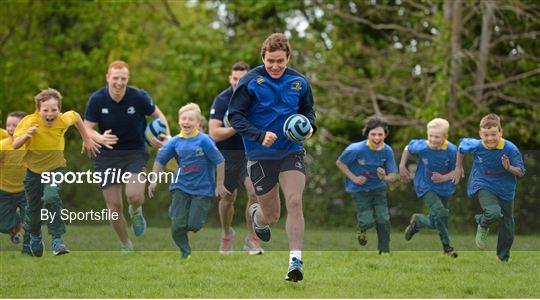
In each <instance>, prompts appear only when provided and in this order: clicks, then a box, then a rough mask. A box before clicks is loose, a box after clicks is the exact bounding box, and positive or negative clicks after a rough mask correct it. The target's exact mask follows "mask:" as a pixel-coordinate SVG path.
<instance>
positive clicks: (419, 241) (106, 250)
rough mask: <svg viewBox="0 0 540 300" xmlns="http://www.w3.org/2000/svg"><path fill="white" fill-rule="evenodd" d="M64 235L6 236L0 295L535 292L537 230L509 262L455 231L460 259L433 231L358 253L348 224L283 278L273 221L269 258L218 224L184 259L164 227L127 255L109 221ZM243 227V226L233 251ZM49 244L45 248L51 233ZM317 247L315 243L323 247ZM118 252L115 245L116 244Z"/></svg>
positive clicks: (539, 256)
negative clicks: (60, 248)
mask: <svg viewBox="0 0 540 300" xmlns="http://www.w3.org/2000/svg"><path fill="white" fill-rule="evenodd" d="M68 232H69V233H68V234H67V235H66V236H65V240H66V244H67V245H68V246H69V247H70V248H71V249H72V250H73V252H72V253H70V254H68V255H64V256H60V257H54V256H52V254H51V253H50V251H47V253H45V255H44V256H43V257H41V258H31V257H23V256H22V255H21V254H20V253H19V252H18V251H17V250H18V247H17V246H15V245H11V244H10V243H9V242H8V237H7V236H5V235H3V236H0V238H1V239H0V241H1V242H0V250H1V251H0V274H1V275H0V276H1V280H0V297H2V298H6V297H9V298H20V297H24V298H33V297H39V298H51V297H56V298H58V297H60V298H75V297H76V298H80V297H87V298H88V297H90V298H94V297H99V298H103V297H105V298H118V297H122V298H131V297H137V298H141V297H144V298H156V297H159V298H183V297H190V298H199V297H204V298H222V297H225V298H313V297H317V298H353V297H354V298H358V297H370V298H373V297H399V298H403V297H405V298H414V297H426V298H429V297H437V298H463V297H464V298H492V297H498V298H539V297H540V287H539V285H538V282H539V281H540V272H539V271H538V270H539V269H540V251H538V250H539V249H540V238H539V237H537V236H518V237H516V243H515V245H514V247H513V249H514V251H513V252H512V257H511V259H510V262H508V263H500V262H497V261H496V260H495V252H494V251H493V247H494V245H495V243H496V236H495V235H492V236H490V237H491V238H492V239H491V240H490V248H489V249H488V250H486V251H476V250H473V249H474V240H473V235H472V234H471V235H461V236H453V241H454V244H455V247H456V249H458V251H459V258H457V259H451V258H449V257H446V256H444V255H442V253H441V251H440V250H439V247H440V246H439V245H438V240H437V237H436V236H435V235H433V234H420V235H418V236H415V237H414V239H413V241H411V242H406V241H404V239H403V237H402V234H401V233H397V232H396V233H395V234H393V235H392V244H391V245H392V248H393V250H394V251H393V252H392V254H391V255H389V256H379V255H377V254H376V252H375V250H374V249H375V248H374V246H375V245H374V244H375V240H376V237H375V235H374V232H370V234H371V235H370V236H369V238H370V240H369V242H368V247H367V248H362V250H360V251H359V246H357V244H356V241H355V239H354V231H352V230H350V231H349V230H343V229H341V230H340V229H335V230H315V229H313V230H308V232H307V234H306V249H307V250H308V251H305V252H304V253H303V260H304V263H305V265H304V266H305V267H304V271H305V279H304V281H302V282H300V283H291V282H287V281H284V280H283V276H284V275H285V272H286V268H287V264H286V262H287V259H288V252H287V251H284V250H286V240H285V236H284V232H283V231H282V230H279V228H274V229H273V231H272V234H273V235H274V237H273V240H272V241H271V243H269V244H267V245H265V248H266V249H267V250H268V251H267V252H266V253H265V255H263V256H255V257H249V256H248V255H246V254H245V253H243V252H235V253H234V254H232V255H230V256H221V255H219V253H218V252H217V251H215V250H216V249H217V247H218V245H219V241H218V238H217V237H219V230H218V229H215V228H204V229H203V230H202V231H201V232H200V233H197V234H195V235H193V236H192V247H193V249H194V250H195V252H194V253H193V255H192V257H191V259H189V260H180V259H179V255H178V252H177V251H176V249H175V247H174V245H173V244H172V241H171V239H170V237H169V230H168V228H149V230H148V232H147V233H146V234H145V235H144V236H143V237H141V238H137V239H134V242H135V246H136V247H137V249H139V251H137V252H136V253H135V254H133V255H129V256H121V255H120V253H119V252H118V251H117V248H118V245H117V241H116V240H115V237H114V236H113V234H112V229H110V227H108V226H93V227H85V226H70V227H68ZM244 233H245V232H242V230H241V229H238V230H237V238H236V240H235V249H241V245H242V238H243V236H244ZM46 248H47V249H48V250H49V248H50V247H49V243H48V241H47V244H46ZM317 248H319V249H318V250H317ZM112 250H114V251H112Z"/></svg>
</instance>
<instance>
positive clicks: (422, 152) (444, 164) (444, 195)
mask: <svg viewBox="0 0 540 300" xmlns="http://www.w3.org/2000/svg"><path fill="white" fill-rule="evenodd" d="M449 127H450V124H449V123H448V121H446V120H445V119H441V118H436V119H433V120H431V121H430V122H429V123H428V124H427V140H426V139H419V140H411V141H410V142H409V144H408V145H407V146H406V147H405V150H404V151H403V154H402V156H401V162H400V164H399V174H400V178H401V181H403V182H408V181H409V180H410V179H411V175H410V173H409V171H408V170H407V160H408V159H409V156H410V154H412V155H417V156H418V165H417V168H416V173H415V175H414V191H415V192H416V195H417V196H418V198H422V200H424V203H425V204H426V205H427V206H428V207H429V215H423V214H413V215H412V217H411V221H410V224H409V226H407V228H406V229H405V239H406V240H410V239H411V238H412V237H413V235H414V234H415V233H417V232H418V231H419V230H420V229H422V228H429V229H437V230H438V231H439V237H440V239H441V242H442V245H443V252H444V253H445V254H447V255H449V256H451V257H454V258H456V257H457V252H456V251H455V250H454V248H453V247H452V246H450V238H449V237H448V216H449V213H450V211H449V210H448V201H449V200H450V198H451V197H452V195H453V194H454V192H455V191H456V186H455V185H454V183H453V182H452V174H453V172H452V171H453V170H454V167H455V165H456V152H457V147H456V146H455V145H454V144H452V143H451V142H449V141H448V129H449Z"/></svg>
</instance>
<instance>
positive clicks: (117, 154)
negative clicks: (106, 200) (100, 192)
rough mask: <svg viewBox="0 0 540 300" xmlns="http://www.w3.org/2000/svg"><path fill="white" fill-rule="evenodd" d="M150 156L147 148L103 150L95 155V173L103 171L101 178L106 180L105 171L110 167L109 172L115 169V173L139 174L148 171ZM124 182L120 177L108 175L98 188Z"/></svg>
mask: <svg viewBox="0 0 540 300" xmlns="http://www.w3.org/2000/svg"><path fill="white" fill-rule="evenodd" d="M149 158H150V155H149V154H148V152H146V150H114V151H103V152H101V153H100V154H99V155H98V156H97V157H94V173H98V172H99V173H101V178H102V180H104V181H105V175H104V173H105V172H106V170H107V169H109V172H113V171H115V174H116V172H119V174H124V173H134V174H138V173H141V172H145V171H146V164H147V163H148V159H149ZM117 170H120V171H117ZM115 177H119V176H115ZM122 183H123V182H121V180H120V178H111V176H108V178H106V182H101V183H99V184H98V188H99V189H105V188H106V187H108V186H110V185H113V184H122Z"/></svg>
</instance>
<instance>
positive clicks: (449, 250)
mask: <svg viewBox="0 0 540 300" xmlns="http://www.w3.org/2000/svg"><path fill="white" fill-rule="evenodd" d="M443 252H444V254H445V255H448V256H450V257H452V258H457V257H458V254H457V252H456V250H454V248H452V246H450V245H444V247H443Z"/></svg>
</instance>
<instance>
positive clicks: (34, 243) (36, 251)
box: [30, 233, 45, 257]
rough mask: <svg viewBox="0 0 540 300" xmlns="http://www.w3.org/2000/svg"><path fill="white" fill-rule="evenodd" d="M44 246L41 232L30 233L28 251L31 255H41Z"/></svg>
mask: <svg viewBox="0 0 540 300" xmlns="http://www.w3.org/2000/svg"><path fill="white" fill-rule="evenodd" d="M44 248H45V246H44V245H43V239H42V238H41V234H38V235H36V234H32V233H30V253H32V256H35V257H41V256H43V249H44Z"/></svg>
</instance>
